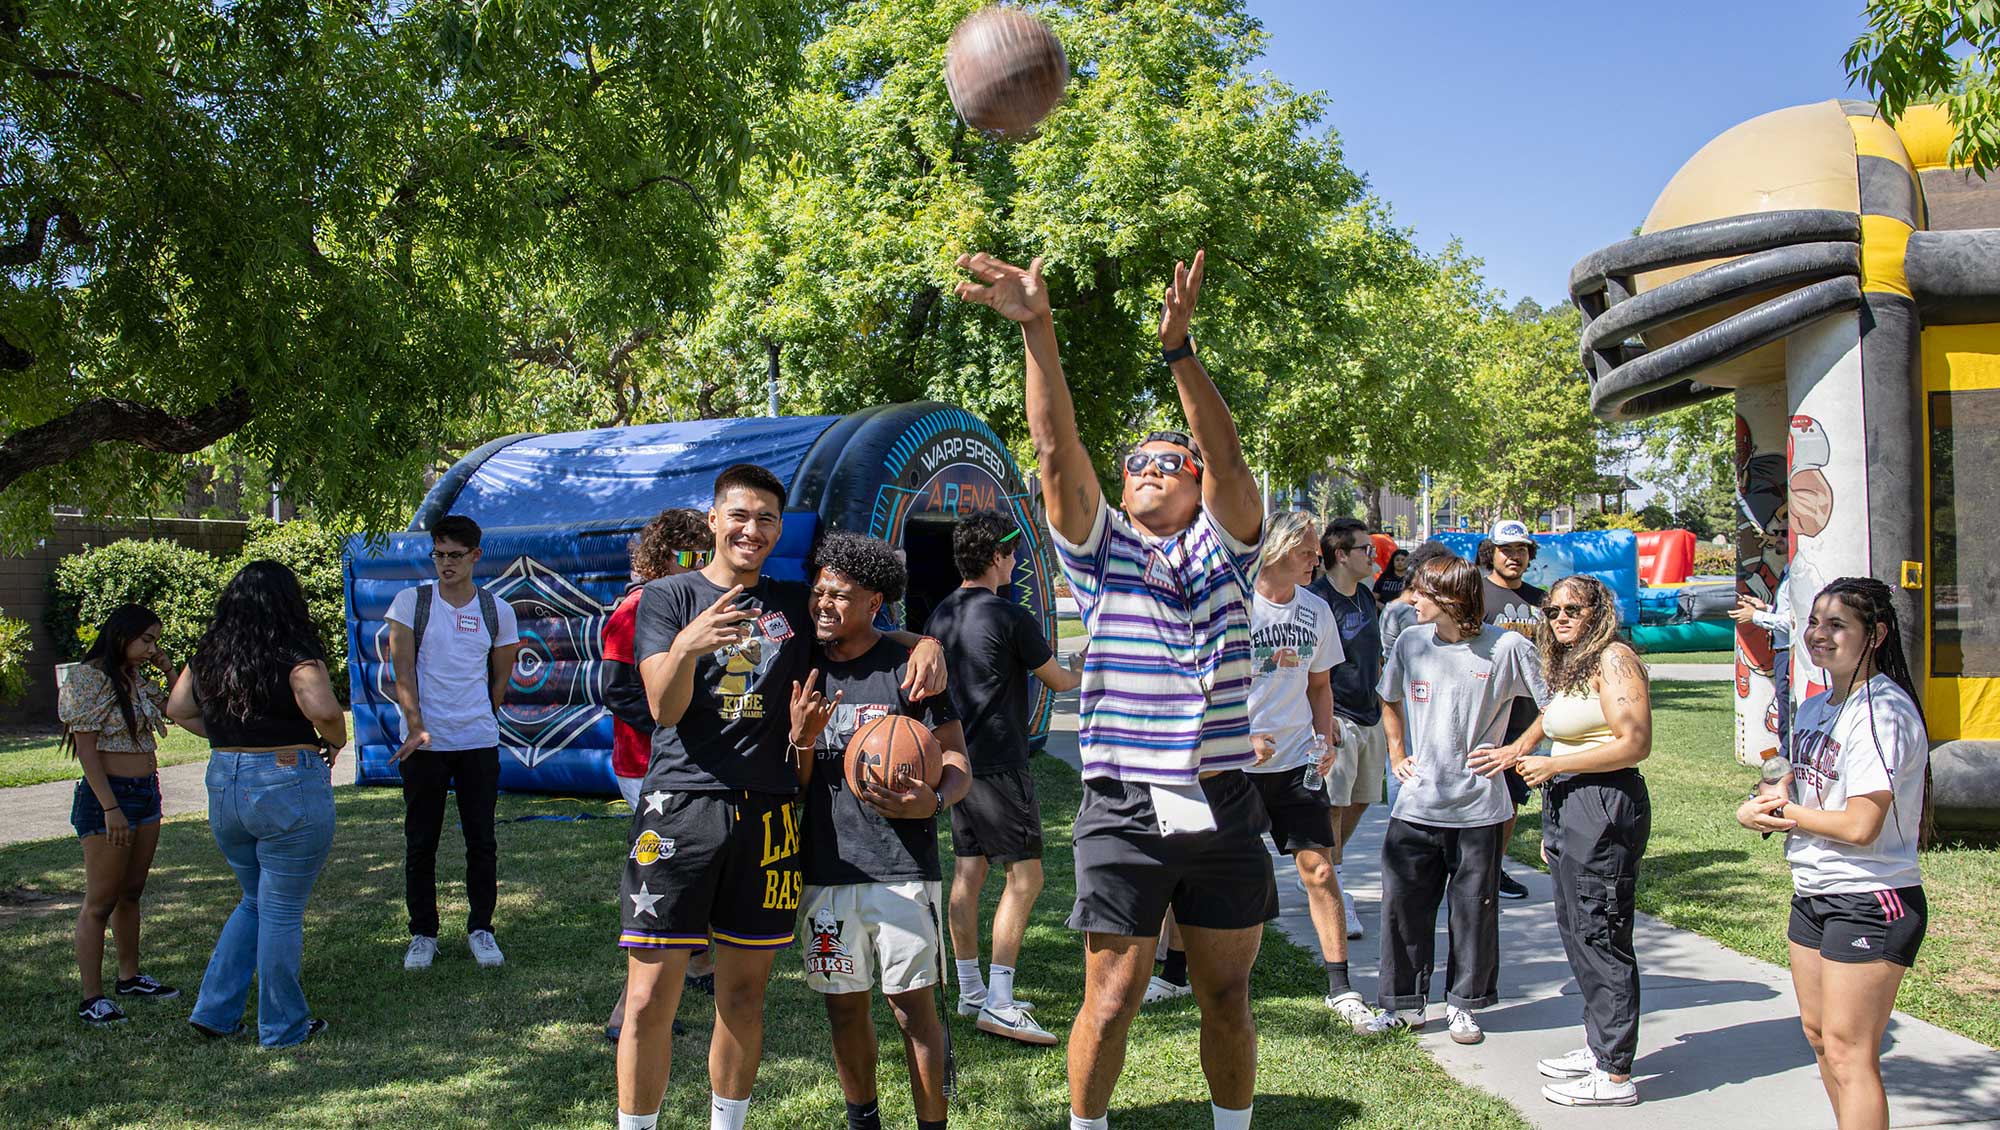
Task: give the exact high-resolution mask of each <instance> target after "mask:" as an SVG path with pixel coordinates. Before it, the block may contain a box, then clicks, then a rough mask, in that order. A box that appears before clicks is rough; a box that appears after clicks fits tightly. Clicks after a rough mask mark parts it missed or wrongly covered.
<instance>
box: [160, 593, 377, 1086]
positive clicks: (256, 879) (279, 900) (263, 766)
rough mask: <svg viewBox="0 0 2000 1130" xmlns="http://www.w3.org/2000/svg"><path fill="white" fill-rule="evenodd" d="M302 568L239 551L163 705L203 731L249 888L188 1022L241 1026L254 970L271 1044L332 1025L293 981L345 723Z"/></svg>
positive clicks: (216, 1031) (262, 1030)
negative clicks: (303, 587)
mask: <svg viewBox="0 0 2000 1130" xmlns="http://www.w3.org/2000/svg"><path fill="white" fill-rule="evenodd" d="M325 656H326V652H325V650H324V648H323V647H322V646H321V644H320V640H319V633H318V632H317V631H315V630H314V628H313V625H312V620H311V618H310V616H309V615H308V614H307V612H306V601H305V597H304V595H303V594H302V593H301V592H300V591H299V581H298V578H297V577H295V576H293V575H292V571H291V570H290V569H288V568H286V567H285V566H283V565H281V564H279V563H278V562H275V561H253V562H251V563H250V564H248V565H245V566H244V567H243V568H242V570H241V571H239V572H238V573H237V574H236V576H235V578H233V579H232V580H231V581H230V582H229V585H228V587H227V588H225V589H224V590H223V592H222V598H221V600H219V601H218V602H217V604H216V610H215V620H214V622H213V623H211V624H210V625H209V628H208V633H207V634H206V635H204V636H202V638H201V642H200V643H198V644H196V645H195V651H194V657H193V658H192V659H191V660H190V661H189V662H188V665H187V669H186V670H184V671H182V672H181V677H180V680H179V682H177V683H175V684H174V693H173V696H172V697H171V698H170V699H169V700H168V701H167V715H168V716H169V717H171V718H172V719H173V720H174V721H176V722H178V723H180V724H181V725H183V726H185V727H187V728H188V729H189V730H190V731H192V732H193V733H196V734H201V735H203V736H204V737H206V738H208V741H209V746H210V748H211V750H212V752H211V753H210V754H209V759H208V826H209V829H210V831H212V832H213V833H214V834H215V843H216V846H218V847H220V848H221V849H222V854H223V857H224V858H226V859H227V860H228V861H229V866H230V869H231V870H233V871H235V872H236V881H237V882H238V883H239V884H241V885H242V887H243V901H241V902H239V903H237V904H236V910H235V912H234V913H232V914H230V916H229V921H227V922H226V923H224V924H223V927H222V937H221V938H220V939H218V940H217V941H216V943H215V953H214V954H213V955H212V956H211V957H210V958H209V959H208V972H207V973H206V974H204V975H203V977H202V980H201V996H200V998H199V999H198V1000H196V1002H195V1006H194V1013H193V1015H191V1016H190V1017H188V1023H189V1024H191V1025H193V1026H194V1028H195V1029H196V1030H197V1031H199V1032H201V1033H202V1034H203V1035H207V1036H228V1035H233V1034H235V1033H236V1032H237V1031H239V1030H240V1029H241V1028H242V1027H243V1007H244V1003H245V1001H246V1000H247V999H248V997H249V995H250V980H251V977H252V976H253V975H254V976H255V977H256V980H257V1037H258V1041H259V1042H260V1043H262V1044H263V1045H264V1046H265V1047H267V1048H276V1047H285V1046H287V1045H290V1044H296V1043H299V1042H301V1041H303V1040H306V1039H308V1038H309V1037H312V1036H315V1035H318V1034H319V1033H320V1032H323V1031H325V1030H326V1021H324V1020H321V1019H318V1018H316V1017H314V1016H313V1015H312V1014H311V1012H310V1011H308V1010H307V1008H306V995H305V990H304V989H303V988H301V987H300V985H299V960H300V956H301V954H302V953H303V952H304V949H305V925H304V923H305V909H306V899H307V897H308V896H310V895H311V894H312V888H313V883H314V882H315V881H316V880H318V878H319V872H320V868H321V867H322V866H324V865H325V863H326V856H327V852H328V850H329V849H330V848H331V847H332V846H333V762H334V758H335V757H336V756H337V754H338V752H339V750H340V748H341V747H342V746H343V745H346V744H347V723H346V719H345V716H344V715H343V714H342V712H341V709H340V701H339V700H338V699H336V698H335V697H334V695H333V684H332V681H331V680H330V679H329V678H328V677H327V672H326V662H325Z"/></svg>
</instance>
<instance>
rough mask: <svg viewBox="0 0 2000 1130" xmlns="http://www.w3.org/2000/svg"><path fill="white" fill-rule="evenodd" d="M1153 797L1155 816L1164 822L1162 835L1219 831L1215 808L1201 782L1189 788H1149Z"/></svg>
mask: <svg viewBox="0 0 2000 1130" xmlns="http://www.w3.org/2000/svg"><path fill="white" fill-rule="evenodd" d="M1146 791H1147V792H1149V793H1151V794H1152V797H1153V816H1154V818H1155V819H1157V820H1158V821H1159V822H1160V834H1161V835H1162V836H1182V835H1187V834H1189V833H1193V832H1213V831H1215V809H1213V808H1210V807H1209V804H1208V794H1207V793H1204V792H1202V791H1201V782H1199V781H1196V782H1194V783H1192V784H1186V785H1147V786H1146Z"/></svg>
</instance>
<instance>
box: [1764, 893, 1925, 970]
mask: <svg viewBox="0 0 2000 1130" xmlns="http://www.w3.org/2000/svg"><path fill="white" fill-rule="evenodd" d="M1929 919H1930V910H1929V907H1928V906H1927V905H1926V904H1925V902H1924V889H1923V888H1922V887H1902V888H1898V889H1896V890H1889V891H1862V892H1860V893H1858V894H1848V895H1794V896H1792V924H1791V928H1790V929H1788V930H1786V931H1785V936H1786V937H1788V938H1790V939H1791V940H1792V941H1795V942H1797V943H1798V944H1800V945H1802V946H1805V947H1807V948H1808V949H1816V950H1818V951H1819V955H1820V956H1821V957H1823V958H1825V959H1826V960H1828V961H1846V962H1854V963H1859V962H1864V961H1892V962H1895V963H1896V964H1897V965H1901V966H1904V967H1906V968H1907V967H1908V966H1912V965H1915V964H1916V963H1917V947H1918V946H1921V945H1923V944H1924V924H1925V923H1926V922H1927V921H1929Z"/></svg>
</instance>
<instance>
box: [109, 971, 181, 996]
mask: <svg viewBox="0 0 2000 1130" xmlns="http://www.w3.org/2000/svg"><path fill="white" fill-rule="evenodd" d="M117 993H118V995H119V996H121V997H152V998H153V999H155V1000H163V1001H164V1000H172V999H173V998H175V997H177V996H180V995H181V991H180V990H179V989H176V988H174V987H173V986H172V985H162V984H160V983H159V982H158V981H155V980H153V979H152V978H151V977H148V976H146V975H145V974H144V973H141V974H139V975H138V976H137V977H130V978H120V979H119V981H118V987H117Z"/></svg>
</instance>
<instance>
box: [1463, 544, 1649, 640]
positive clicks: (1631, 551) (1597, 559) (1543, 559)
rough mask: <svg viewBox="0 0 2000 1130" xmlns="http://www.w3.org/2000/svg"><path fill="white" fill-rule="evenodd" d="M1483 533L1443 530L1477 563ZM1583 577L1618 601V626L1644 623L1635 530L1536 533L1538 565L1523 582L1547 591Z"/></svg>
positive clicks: (1535, 563)
mask: <svg viewBox="0 0 2000 1130" xmlns="http://www.w3.org/2000/svg"><path fill="white" fill-rule="evenodd" d="M1485 537H1486V535H1485V534H1483V533H1476V532H1475V533H1466V532H1453V531H1440V532H1439V533H1438V534H1437V535H1436V539H1435V540H1437V541H1438V542H1439V543H1441V544H1442V545H1444V547H1445V548H1447V549H1449V550H1451V551H1452V552H1453V553H1456V554H1458V555H1459V556H1460V557H1463V558H1465V559H1466V560H1467V561H1471V560H1473V557H1474V555H1476V554H1477V553H1478V552H1479V543H1480V542H1481V541H1483V540H1485ZM1578 573H1583V574H1585V575H1587V576H1592V577H1596V578H1597V579H1598V580H1600V581H1603V582H1604V584H1605V587H1607V588H1609V589H1610V590H1611V594H1612V595H1613V596H1614V597H1616V598H1617V600H1618V622H1619V623H1620V624H1622V625H1624V626H1625V627H1626V628H1627V629H1628V630H1629V629H1630V628H1631V626H1632V625H1634V624H1637V623H1638V622H1639V591H1640V590H1639V547H1638V535H1636V534H1634V533H1633V532H1632V531H1631V530H1579V531H1577V532H1575V533H1568V534H1536V535H1535V561H1534V563H1533V564H1532V565H1529V566H1528V572H1527V575H1526V576H1525V577H1523V578H1522V579H1523V580H1525V581H1527V582H1528V583H1529V584H1531V585H1534V586H1536V587H1537V588H1542V589H1546V588H1548V587H1549V586H1550V585H1552V584H1554V583H1555V582H1557V581H1559V580H1561V579H1562V578H1564V577H1569V576H1574V575H1576V574H1578Z"/></svg>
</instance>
